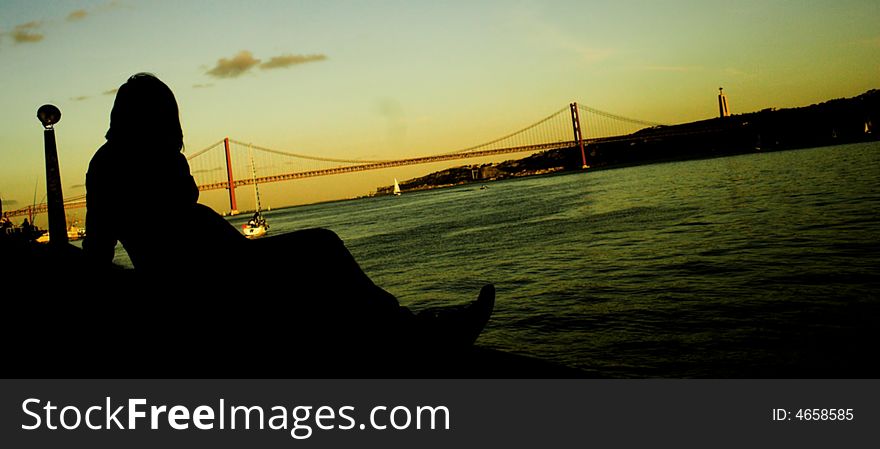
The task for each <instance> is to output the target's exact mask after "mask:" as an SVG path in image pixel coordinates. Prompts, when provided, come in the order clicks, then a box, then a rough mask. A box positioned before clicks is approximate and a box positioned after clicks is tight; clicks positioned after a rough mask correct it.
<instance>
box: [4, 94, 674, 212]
mask: <svg viewBox="0 0 880 449" xmlns="http://www.w3.org/2000/svg"><path fill="white" fill-rule="evenodd" d="M658 125H660V124H659V123H654V122H649V121H645V120H639V119H634V118H629V117H623V116H619V115H616V114H612V113H609V112H605V111H601V110H598V109H594V108H591V107H589V106H584V105H579V104H577V103H571V104H569V105H568V106H566V107H563V108H561V109H560V110H558V111H556V112H554V113H553V114H550V115H548V116H546V117H544V118H542V119H541V120H538V121H537V122H535V123H532V124H531V125H528V126H526V127H524V128H522V129H520V130H518V131H516V132H513V133H510V134H507V135H504V136H502V137H499V138H496V139H493V140H490V141H488V142H485V143H481V144H479V145H474V146H470V147H467V148H463V149H459V150H455V151H451V152H441V153H435V154H430V155H426V156H414V157H410V158H403V159H395V160H364V159H344V158H330V157H321V156H311V155H308V154H306V153H305V152H290V151H283V150H278V149H272V148H265V147H261V146H259V145H254V144H251V143H244V142H240V141H237V140H234V139H230V138H228V137H227V138H224V139H223V140H220V141H218V142H216V143H214V144H213V145H210V146H208V147H206V148H204V149H202V150H200V151H196V152H194V153H192V154H190V155H189V156H188V157H187V159H188V160H189V165H190V172H191V173H192V175H193V178H194V179H195V181H196V184H197V185H198V188H199V190H201V191H207V190H219V189H225V190H227V191H228V195H229V207H230V210H232V211H235V210H237V209H238V207H237V200H236V196H235V189H236V188H237V187H242V186H247V185H251V184H254V183H258V184H264V183H273V182H283V181H290V180H295V179H303V178H310V177H316V176H329V175H336V174H341V173H353V172H360V171H366V170H378V169H384V168H391V167H400V166H404V165H417V164H427V163H432V162H441V161H453V160H461V159H475V158H481V157H489V156H498V155H505V154H513V153H536V152H539V151H548V150H555V149H561V148H572V147H577V148H579V149H580V153H581V158H582V160H583V166H584V168H586V167H587V166H588V159H587V154H588V152H587V151H586V150H585V147H587V146H588V145H589V144H591V143H594V142H598V141H609V140H627V139H634V138H635V137H632V136H631V135H632V134H633V133H635V132H636V131H638V130H640V129H644V128H646V127H653V126H658ZM85 204H86V202H85V195H80V196H76V197H71V198H67V199H65V201H64V207H65V208H66V209H71V208H79V207H85ZM45 211H46V204H36V205H33V206H29V207H26V208H22V209H18V210H15V211H10V212H9V214H8V215H9V216H11V217H14V216H21V215H29V216H33V215H34V214H38V213H43V212H45Z"/></svg>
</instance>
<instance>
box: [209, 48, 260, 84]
mask: <svg viewBox="0 0 880 449" xmlns="http://www.w3.org/2000/svg"><path fill="white" fill-rule="evenodd" d="M259 63H260V60H259V59H256V58H254V55H253V53H251V52H249V51H247V50H242V51H240V52H238V54H237V55H235V56H233V57H232V58H230V59H226V58H220V59H219V60H218V61H217V65H215V66H214V68H213V69H211V70H208V71H207V72H206V73H207V74H208V75H211V76H213V77H216V78H236V77H239V76H241V75H243V74H245V73H247V71H249V70H250V69H252V68H254V67H255V66H256V65H258V64H259Z"/></svg>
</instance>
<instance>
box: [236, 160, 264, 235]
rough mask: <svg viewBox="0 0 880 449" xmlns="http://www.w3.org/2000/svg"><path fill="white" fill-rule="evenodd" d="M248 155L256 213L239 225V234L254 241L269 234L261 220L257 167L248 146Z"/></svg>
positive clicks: (262, 219)
mask: <svg viewBox="0 0 880 449" xmlns="http://www.w3.org/2000/svg"><path fill="white" fill-rule="evenodd" d="M248 155H249V156H250V158H251V176H252V178H251V179H253V182H254V197H255V200H256V203H257V211H256V212H255V213H254V216H253V217H252V218H251V219H250V220H248V222H247V223H246V224H243V225H241V232H242V233H243V234H244V236H245V237H247V238H249V239H255V238H257V237H262V236H264V235H266V233H267V232H269V223H267V222H266V219H265V218H263V212H262V207H261V206H260V187H259V185H257V166H256V165H254V154H253V151H252V150H251V147H250V146H248Z"/></svg>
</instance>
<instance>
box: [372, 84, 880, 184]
mask: <svg viewBox="0 0 880 449" xmlns="http://www.w3.org/2000/svg"><path fill="white" fill-rule="evenodd" d="M877 123H880V90H877V89H874V90H870V91H868V92H865V93H864V94H862V95H859V96H857V97H853V98H842V99H836V100H830V101H826V102H824V103H820V104H813V105H810V106H805V107H800V108H791V109H764V110H762V111H758V112H752V113H747V114H739V115H732V116H730V117H724V118H713V119H709V120H701V121H697V122H691V123H684V124H680V125H672V126H657V127H653V128H646V129H642V130H640V131H637V132H635V133H633V134H630V135H627V136H620V137H618V138H609V139H601V140H599V141H595V142H592V143H590V144H589V145H587V147H586V153H587V163H588V164H589V165H590V167H591V168H613V167H621V166H628V165H639V164H649V163H655V162H663V161H673V160H686V159H699V158H707V157H718V156H728V155H734V154H742V153H752V152H758V151H779V150H788V149H795V148H808V147H820V146H827V145H836V144H843V143H852V142H862V141H867V140H877V139H878V138H880V130H877V129H876V124H877ZM581 165H582V162H581V154H580V149H579V148H577V147H572V148H563V149H559V150H550V151H544V152H541V153H536V154H533V155H531V156H529V157H526V158H523V159H518V160H510V161H505V162H502V163H500V164H483V165H465V166H460V167H454V168H449V169H446V170H442V171H438V172H434V173H431V174H429V175H427V176H423V177H421V178H415V179H410V180H407V181H404V182H402V183H400V187H401V189H403V190H404V191H407V190H422V189H430V188H436V187H445V186H450V185H457V184H463V183H467V182H485V181H492V180H496V179H504V178H511V177H518V176H530V175H536V174H544V173H552V172H558V171H565V170H579V169H581ZM389 193H391V186H386V187H380V188H379V189H378V190H377V192H376V194H377V195H383V194H389Z"/></svg>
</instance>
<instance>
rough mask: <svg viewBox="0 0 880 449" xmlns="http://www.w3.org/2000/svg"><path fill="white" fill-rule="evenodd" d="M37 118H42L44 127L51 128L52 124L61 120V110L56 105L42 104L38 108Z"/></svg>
mask: <svg viewBox="0 0 880 449" xmlns="http://www.w3.org/2000/svg"><path fill="white" fill-rule="evenodd" d="M37 118H38V119H40V122H41V123H42V124H43V127H44V128H46V129H50V128H52V125H54V124H56V123H58V122H59V121H61V110H60V109H58V108H57V107H55V105H51V104H44V105H42V106H40V109H37Z"/></svg>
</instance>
